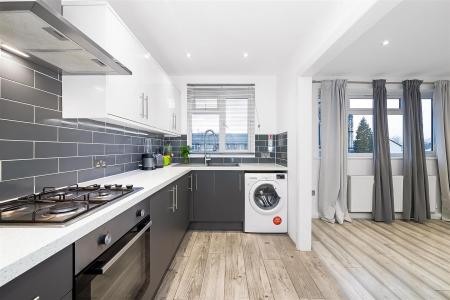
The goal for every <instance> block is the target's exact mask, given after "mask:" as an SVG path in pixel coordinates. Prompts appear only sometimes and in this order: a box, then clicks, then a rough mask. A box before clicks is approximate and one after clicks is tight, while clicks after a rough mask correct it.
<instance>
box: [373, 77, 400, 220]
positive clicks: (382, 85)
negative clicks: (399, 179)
mask: <svg viewBox="0 0 450 300" xmlns="http://www.w3.org/2000/svg"><path fill="white" fill-rule="evenodd" d="M373 125H374V147H373V164H374V170H375V176H374V179H375V182H374V191H373V202H372V216H373V219H374V220H375V221H384V222H386V223H391V222H392V220H394V219H395V214H394V192H393V191H394V188H393V184H392V168H391V152H390V148H389V130H388V118H387V92H386V80H383V79H381V80H374V81H373Z"/></svg>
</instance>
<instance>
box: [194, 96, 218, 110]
mask: <svg viewBox="0 0 450 300" xmlns="http://www.w3.org/2000/svg"><path fill="white" fill-rule="evenodd" d="M195 108H196V109H216V108H217V99H214V98H210V99H207V98H204V99H203V98H196V99H195Z"/></svg>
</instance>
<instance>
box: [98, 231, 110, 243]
mask: <svg viewBox="0 0 450 300" xmlns="http://www.w3.org/2000/svg"><path fill="white" fill-rule="evenodd" d="M111 241H112V237H111V234H109V233H107V234H105V235H102V236H101V237H100V239H99V244H100V245H106V246H108V245H109V244H111Z"/></svg>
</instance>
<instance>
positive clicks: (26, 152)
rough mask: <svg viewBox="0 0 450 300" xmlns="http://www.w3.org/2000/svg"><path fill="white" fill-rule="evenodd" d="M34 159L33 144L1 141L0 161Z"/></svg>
mask: <svg viewBox="0 0 450 300" xmlns="http://www.w3.org/2000/svg"><path fill="white" fill-rule="evenodd" d="M27 158H33V142H19V141H0V160H11V159H27Z"/></svg>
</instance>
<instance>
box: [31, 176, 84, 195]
mask: <svg viewBox="0 0 450 300" xmlns="http://www.w3.org/2000/svg"><path fill="white" fill-rule="evenodd" d="M76 183H77V172H68V173H59V174H52V175H44V176H38V177H36V178H35V187H34V190H35V193H38V192H42V189H43V188H44V187H55V188H59V187H64V186H70V185H74V184H76Z"/></svg>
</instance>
